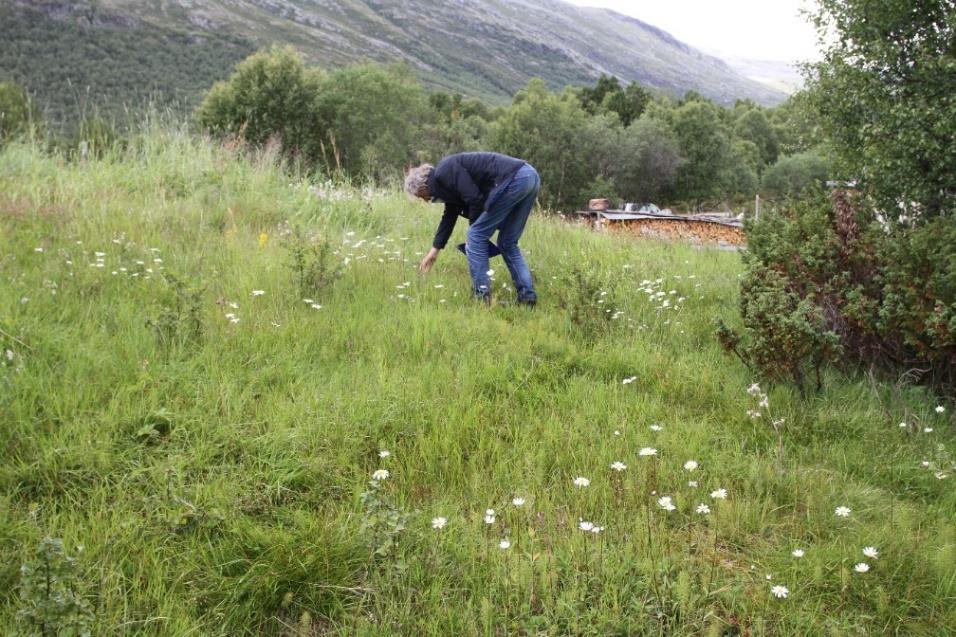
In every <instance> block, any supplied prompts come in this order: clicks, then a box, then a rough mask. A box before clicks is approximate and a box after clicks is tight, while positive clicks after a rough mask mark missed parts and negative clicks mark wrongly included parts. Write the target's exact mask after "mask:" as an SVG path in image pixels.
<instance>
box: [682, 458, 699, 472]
mask: <svg viewBox="0 0 956 637" xmlns="http://www.w3.org/2000/svg"><path fill="white" fill-rule="evenodd" d="M698 466H699V465H698V464H697V461H696V460H688V461H687V462H685V463H684V468H685V469H687V470H688V471H694V470H695V469H697V467H698Z"/></svg>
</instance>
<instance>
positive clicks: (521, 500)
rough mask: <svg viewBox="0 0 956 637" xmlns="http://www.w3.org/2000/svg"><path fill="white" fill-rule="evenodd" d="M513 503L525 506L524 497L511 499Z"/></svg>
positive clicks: (517, 505)
mask: <svg viewBox="0 0 956 637" xmlns="http://www.w3.org/2000/svg"><path fill="white" fill-rule="evenodd" d="M511 504H513V505H515V506H516V507H520V506H524V498H513V499H512V500H511Z"/></svg>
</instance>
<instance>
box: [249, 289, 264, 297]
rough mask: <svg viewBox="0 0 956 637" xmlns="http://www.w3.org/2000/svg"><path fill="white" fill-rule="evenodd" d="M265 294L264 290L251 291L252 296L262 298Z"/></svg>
mask: <svg viewBox="0 0 956 637" xmlns="http://www.w3.org/2000/svg"><path fill="white" fill-rule="evenodd" d="M265 293H266V291H265V290H253V291H252V296H262V295H263V294H265Z"/></svg>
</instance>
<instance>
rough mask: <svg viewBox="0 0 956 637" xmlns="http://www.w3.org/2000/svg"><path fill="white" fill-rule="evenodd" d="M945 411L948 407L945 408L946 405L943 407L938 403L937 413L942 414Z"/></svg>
mask: <svg viewBox="0 0 956 637" xmlns="http://www.w3.org/2000/svg"><path fill="white" fill-rule="evenodd" d="M944 411H946V408H945V407H943V406H942V405H936V413H937V414H941V413H943V412H944Z"/></svg>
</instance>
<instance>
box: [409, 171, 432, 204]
mask: <svg viewBox="0 0 956 637" xmlns="http://www.w3.org/2000/svg"><path fill="white" fill-rule="evenodd" d="M434 169H435V167H434V166H432V165H431V164H422V165H421V166H419V167H417V168H412V169H411V170H409V171H408V174H407V175H405V192H407V193H408V195H409V196H410V197H420V198H422V199H428V196H429V195H428V178H429V177H431V174H432V171H433V170H434Z"/></svg>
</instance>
